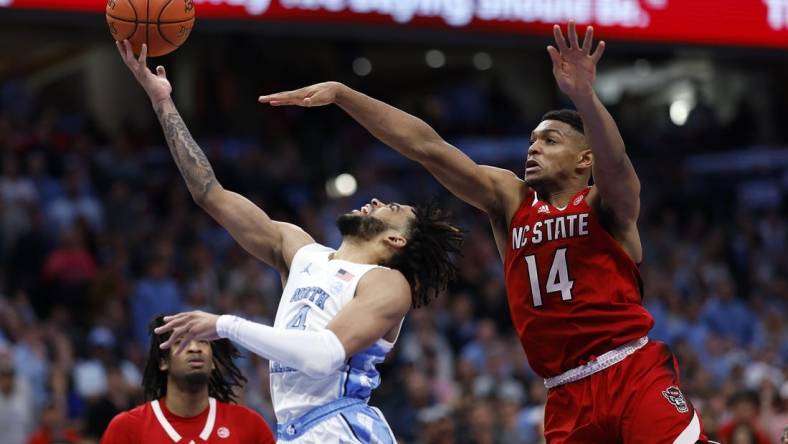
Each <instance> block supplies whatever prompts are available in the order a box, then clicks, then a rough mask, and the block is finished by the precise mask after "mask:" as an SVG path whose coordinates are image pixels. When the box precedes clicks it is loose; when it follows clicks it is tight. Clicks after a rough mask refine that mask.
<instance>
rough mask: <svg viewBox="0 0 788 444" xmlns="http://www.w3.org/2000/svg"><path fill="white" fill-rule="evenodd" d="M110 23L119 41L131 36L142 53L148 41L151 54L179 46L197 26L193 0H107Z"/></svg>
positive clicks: (137, 50) (110, 29) (134, 44)
mask: <svg viewBox="0 0 788 444" xmlns="http://www.w3.org/2000/svg"><path fill="white" fill-rule="evenodd" d="M107 25H109V31H110V32H111V33H112V37H113V38H114V39H115V40H117V41H123V40H128V41H129V42H131V45H132V46H133V47H134V52H135V53H137V54H139V52H140V49H141V48H142V44H143V43H147V44H148V56H150V57H158V56H162V55H164V54H168V53H170V52H172V51H175V50H176V49H178V47H179V46H181V45H182V44H183V42H185V41H186V39H187V38H188V37H189V34H190V33H191V31H192V27H194V2H193V0H107Z"/></svg>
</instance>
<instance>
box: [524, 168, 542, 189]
mask: <svg viewBox="0 0 788 444" xmlns="http://www.w3.org/2000/svg"><path fill="white" fill-rule="evenodd" d="M542 178H543V174H542V171H541V169H528V170H525V176H523V179H524V180H525V183H526V184H527V185H529V186H534V185H537V184H539V183H540V182H541V181H542Z"/></svg>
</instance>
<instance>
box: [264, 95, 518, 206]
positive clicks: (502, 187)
mask: <svg viewBox="0 0 788 444" xmlns="http://www.w3.org/2000/svg"><path fill="white" fill-rule="evenodd" d="M259 101H260V102H261V103H269V104H271V105H273V106H283V105H296V106H304V107H313V106H323V105H329V104H332V103H335V104H337V105H339V107H340V108H342V109H343V110H345V112H347V113H348V114H349V115H350V116H351V117H353V119H355V120H356V121H357V122H359V123H360V124H361V125H363V126H364V127H365V128H366V129H367V130H368V131H369V132H370V133H372V135H374V136H375V137H377V138H378V139H380V140H381V141H382V142H383V143H385V144H386V145H388V146H390V147H392V148H394V149H395V150H397V151H398V152H399V153H401V154H403V155H404V156H405V157H408V158H409V159H411V160H415V161H417V162H419V163H420V164H422V165H423V166H424V167H425V168H426V169H427V170H428V171H429V172H430V173H432V175H433V176H434V177H435V178H436V179H437V180H438V181H439V182H440V183H441V184H443V186H445V187H446V188H447V189H448V190H449V191H451V192H452V193H453V194H454V195H455V196H457V197H459V198H460V199H462V200H464V201H465V202H467V203H469V204H471V205H473V206H474V207H476V208H479V209H480V210H483V211H486V212H487V213H491V214H493V213H496V212H498V211H499V210H500V209H501V207H502V202H501V201H502V195H503V194H504V193H505V192H506V191H507V190H512V189H516V188H517V185H516V184H517V183H519V179H518V178H517V177H516V176H515V175H514V173H512V172H511V171H507V170H504V169H500V168H493V167H487V166H480V165H477V164H476V163H475V162H474V161H473V160H471V158H470V157H468V156H467V155H466V154H465V153H463V152H462V151H460V150H459V149H457V148H456V147H454V146H452V145H451V144H449V143H448V142H446V141H445V140H443V138H441V137H440V135H438V133H437V132H435V130H434V129H432V127H430V126H429V125H428V124H427V123H426V122H424V121H423V120H421V119H419V118H418V117H415V116H412V115H410V114H408V113H406V112H404V111H402V110H399V109H397V108H394V107H393V106H391V105H388V104H386V103H384V102H381V101H380V100H376V99H373V98H371V97H369V96H367V95H364V94H362V93H360V92H358V91H355V90H353V89H351V88H349V87H347V86H345V85H343V84H341V83H338V82H325V83H318V84H316V85H312V86H308V87H305V88H301V89H298V90H295V91H287V92H282V93H277V94H271V95H268V96H262V97H260V98H259Z"/></svg>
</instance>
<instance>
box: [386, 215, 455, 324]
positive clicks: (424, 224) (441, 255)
mask: <svg viewBox="0 0 788 444" xmlns="http://www.w3.org/2000/svg"><path fill="white" fill-rule="evenodd" d="M415 213H416V217H415V219H414V220H413V221H412V222H411V224H410V227H408V232H407V234H406V236H407V238H408V243H407V244H406V245H405V247H403V248H402V250H400V251H399V252H397V253H396V254H395V255H394V256H392V257H391V258H390V259H389V260H388V261H386V262H385V263H383V264H381V265H384V266H387V267H389V268H393V269H395V270H399V271H400V272H401V273H402V274H403V275H404V276H405V279H407V280H408V283H409V284H410V289H411V294H412V298H413V304H412V305H413V307H414V308H418V307H422V306H424V305H427V304H429V303H430V301H431V300H432V299H435V298H436V297H438V295H439V294H440V293H441V292H442V291H444V290H445V289H446V287H447V286H448V284H449V281H451V280H453V279H454V278H455V277H456V275H457V265H456V264H455V263H454V260H453V259H454V256H455V255H458V254H460V249H461V248H462V242H463V238H464V234H463V231H462V230H461V229H460V228H458V227H456V226H454V225H452V224H451V223H449V222H448V221H447V217H446V214H445V213H444V212H443V211H442V210H441V209H440V208H438V205H437V203H436V202H435V201H432V202H429V203H427V204H425V205H420V206H417V207H416V208H415Z"/></svg>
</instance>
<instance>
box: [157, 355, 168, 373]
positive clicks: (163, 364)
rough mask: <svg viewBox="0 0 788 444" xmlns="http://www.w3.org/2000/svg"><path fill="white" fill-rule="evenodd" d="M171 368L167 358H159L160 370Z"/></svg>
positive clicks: (164, 370)
mask: <svg viewBox="0 0 788 444" xmlns="http://www.w3.org/2000/svg"><path fill="white" fill-rule="evenodd" d="M169 369H170V362H169V360H167V359H166V358H161V359H160V360H159V370H161V371H163V372H166V371H167V370H169Z"/></svg>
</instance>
